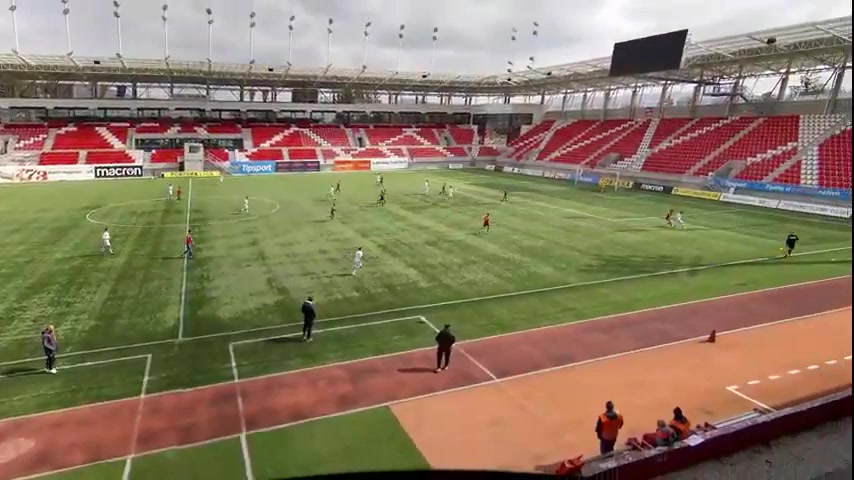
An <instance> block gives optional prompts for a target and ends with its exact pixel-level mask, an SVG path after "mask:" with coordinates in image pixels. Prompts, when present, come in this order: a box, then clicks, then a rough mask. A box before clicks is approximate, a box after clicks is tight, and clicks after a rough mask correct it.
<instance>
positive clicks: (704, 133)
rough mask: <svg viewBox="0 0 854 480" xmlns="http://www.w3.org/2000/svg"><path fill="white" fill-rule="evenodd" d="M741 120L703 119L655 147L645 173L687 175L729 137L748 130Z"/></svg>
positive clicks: (733, 118)
mask: <svg viewBox="0 0 854 480" xmlns="http://www.w3.org/2000/svg"><path fill="white" fill-rule="evenodd" d="M737 118H738V117H729V118H719V117H717V118H715V117H713V118H700V119H698V120H697V122H696V123H694V125H692V126H691V127H690V128H688V129H685V133H683V134H682V135H680V136H678V137H675V136H674V137H675V138H672V139H669V140H667V141H665V142H662V143H661V144H660V145H658V146H657V147H655V148H653V149H652V151H651V152H650V154H649V156H648V157H647V158H646V160H645V161H644V164H643V168H642V170H644V171H649V172H656V173H666V174H671V175H684V174H685V173H686V172H687V171H688V169H690V168H691V167H692V166H693V165H694V164H695V163H696V162H697V161H698V159H699V158H703V157H705V156H706V155H708V154H709V153H711V152H712V151H713V150H714V149H716V148H717V147H719V146H720V145H721V144H722V143H724V142H725V141H726V140H727V139H728V138H729V136H731V135H734V134H735V133H737V132H738V131H739V130H741V129H742V128H744V126H745V125H744V124H742V123H741V122H739V123H738V124H736V125H735V126H734V127H733V126H732V125H731V124H732V123H733V122H736V120H737Z"/></svg>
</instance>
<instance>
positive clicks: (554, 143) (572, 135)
mask: <svg viewBox="0 0 854 480" xmlns="http://www.w3.org/2000/svg"><path fill="white" fill-rule="evenodd" d="M596 124H597V122H596V121H594V120H570V121H569V122H567V123H564V124H562V125H559V126H557V128H554V129H553V130H551V131H550V132H549V133H548V135H546V136H544V138H543V143H542V147H541V148H539V149H538V151H537V153H536V156H534V158H536V159H537V160H538V161H539V160H547V159H549V158H551V157H552V156H553V155H554V154H555V153H556V152H557V151H558V150H560V149H561V148H562V147H564V146H565V145H568V144H569V143H571V142H573V141H575V140H579V139H581V138H583V137H584V135H586V134H587V132H589V131H591V130H592V129H593V128H595V127H596Z"/></svg>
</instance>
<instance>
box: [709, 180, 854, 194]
mask: <svg viewBox="0 0 854 480" xmlns="http://www.w3.org/2000/svg"><path fill="white" fill-rule="evenodd" d="M714 181H715V184H716V185H718V186H719V187H722V188H727V189H728V188H744V189H746V190H755V191H757V192H772V193H787V194H791V195H804V196H807V197H824V198H838V199H840V200H849V199H850V198H851V192H850V191H849V190H843V189H841V188H817V187H804V186H802V185H786V184H782V183H763V182H749V181H747V180H734V179H731V178H717V177H716V178H715V180H714Z"/></svg>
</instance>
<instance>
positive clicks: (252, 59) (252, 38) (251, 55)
mask: <svg viewBox="0 0 854 480" xmlns="http://www.w3.org/2000/svg"><path fill="white" fill-rule="evenodd" d="M249 65H255V10H252V11H251V12H249Z"/></svg>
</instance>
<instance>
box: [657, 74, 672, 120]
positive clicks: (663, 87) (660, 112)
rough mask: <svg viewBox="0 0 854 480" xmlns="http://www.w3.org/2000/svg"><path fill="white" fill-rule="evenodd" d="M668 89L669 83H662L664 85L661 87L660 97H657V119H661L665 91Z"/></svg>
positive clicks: (665, 98)
mask: <svg viewBox="0 0 854 480" xmlns="http://www.w3.org/2000/svg"><path fill="white" fill-rule="evenodd" d="M668 89H670V82H664V85H662V86H661V95H660V96H659V97H658V107H657V108H656V110H658V117H659V118H661V117H663V116H664V104H665V101H666V100H667V90H668Z"/></svg>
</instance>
